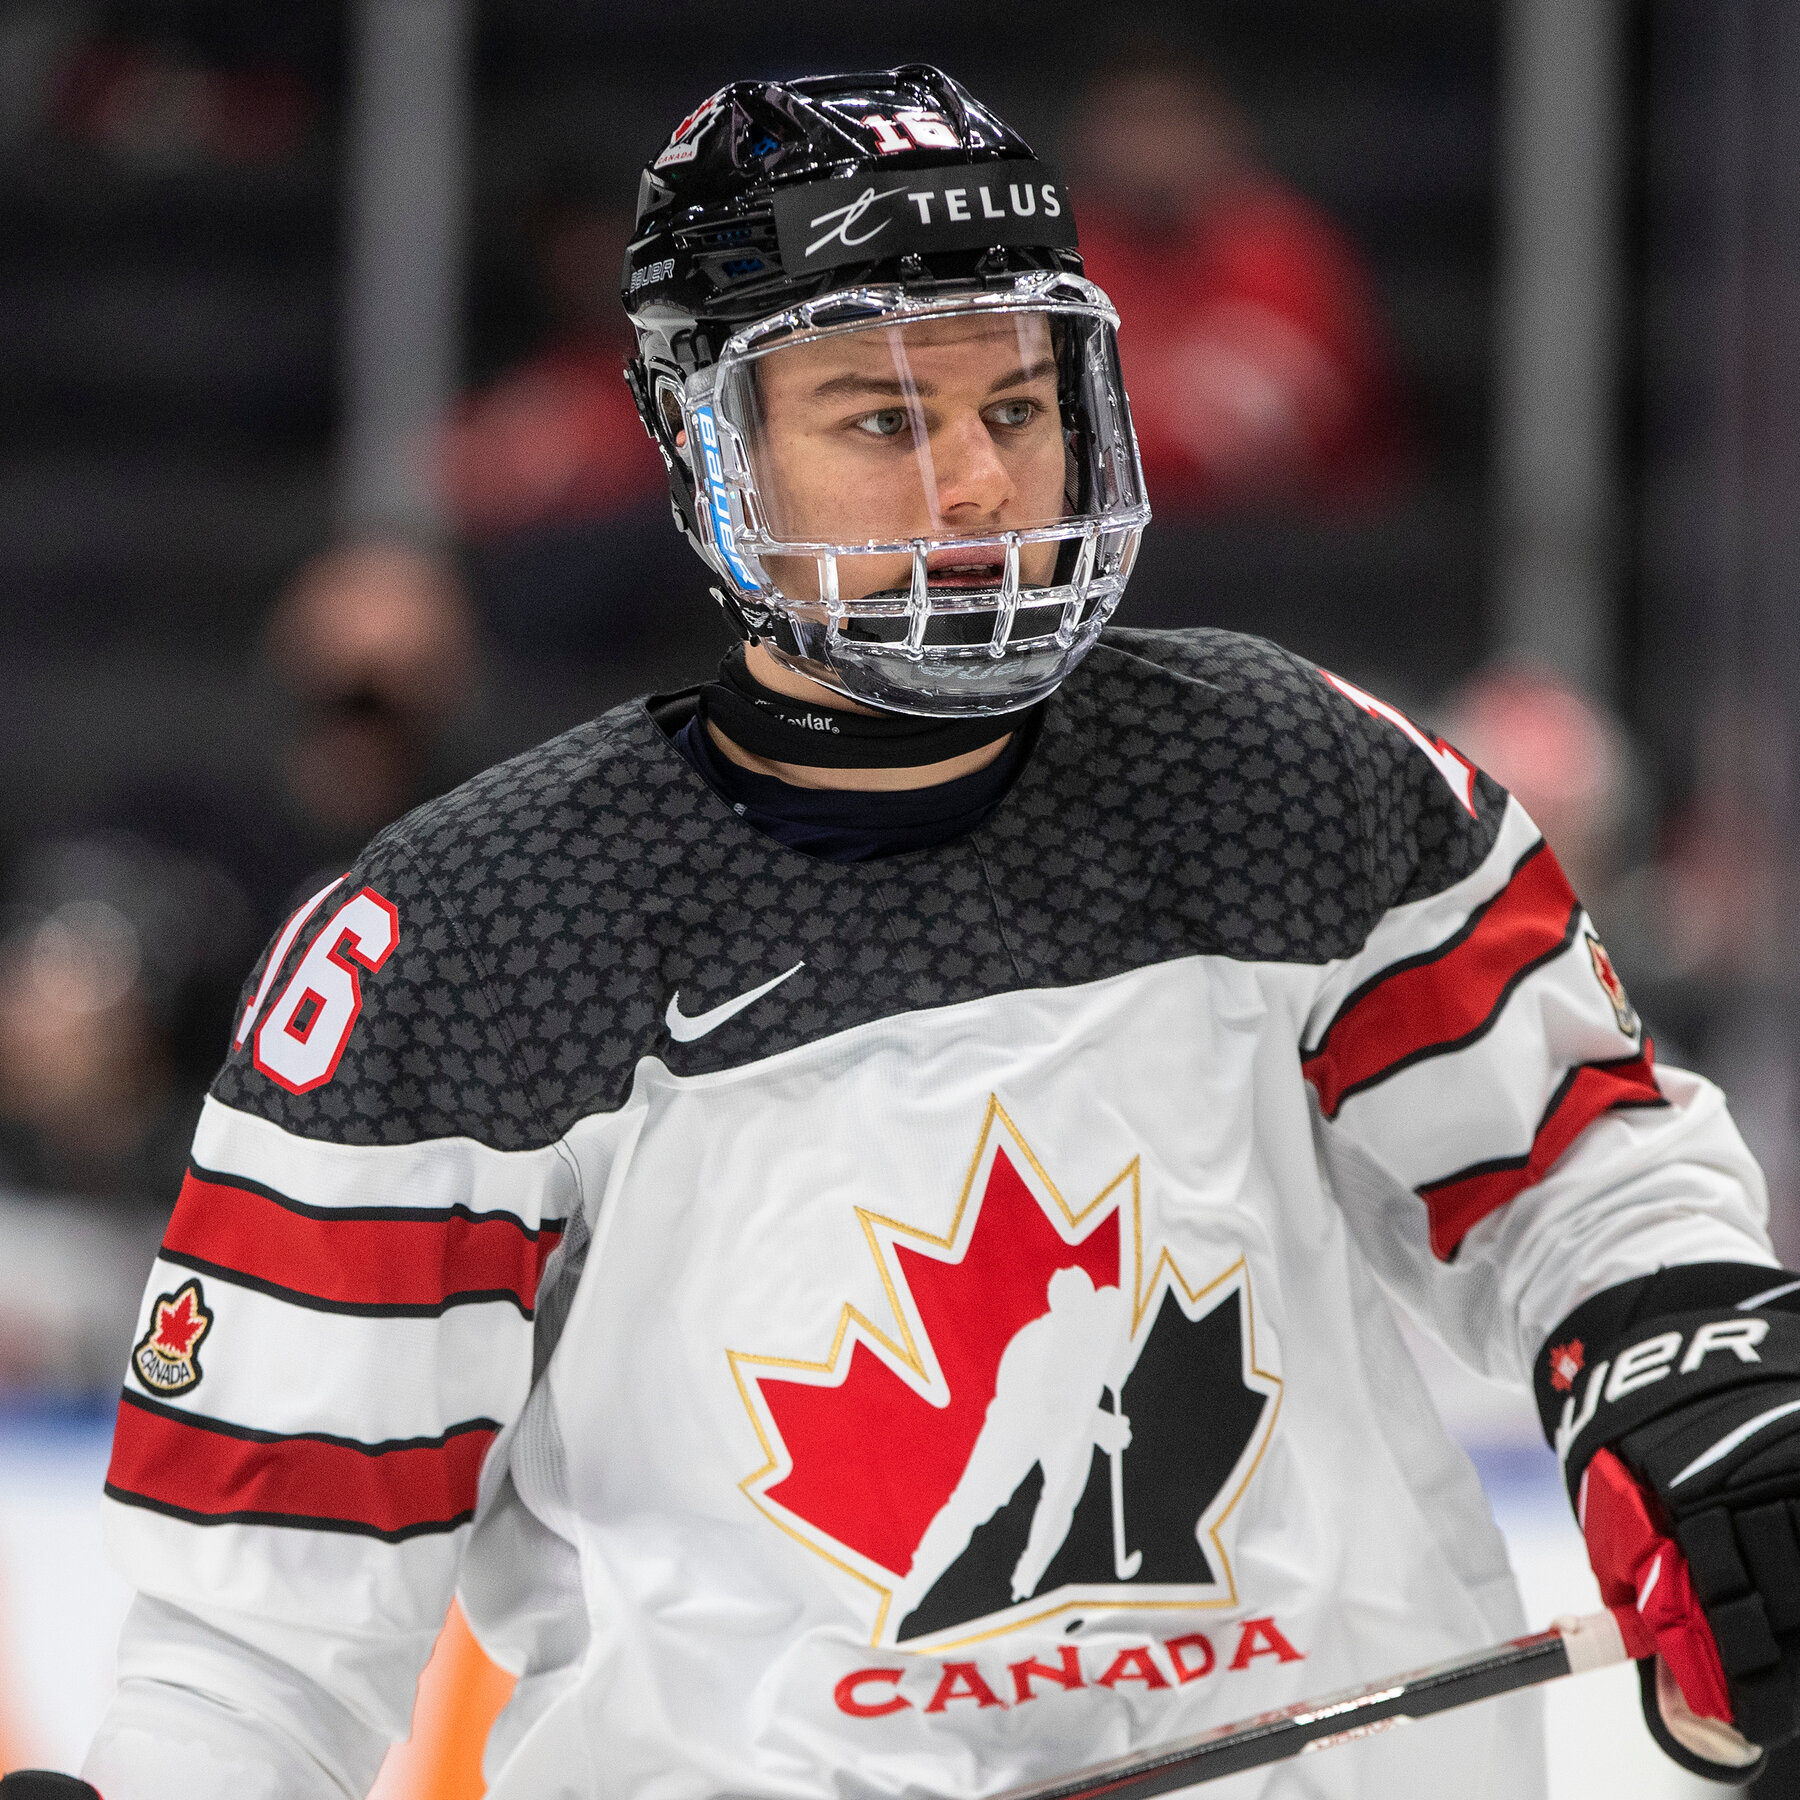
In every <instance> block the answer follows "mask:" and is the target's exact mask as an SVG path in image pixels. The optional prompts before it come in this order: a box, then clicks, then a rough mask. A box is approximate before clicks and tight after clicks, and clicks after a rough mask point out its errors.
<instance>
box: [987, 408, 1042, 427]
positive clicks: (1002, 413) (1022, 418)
mask: <svg viewBox="0 0 1800 1800" xmlns="http://www.w3.org/2000/svg"><path fill="white" fill-rule="evenodd" d="M1038 410H1039V409H1038V403H1037V402H1036V401H1035V400H1002V401H1001V402H1000V404H999V405H998V406H994V407H990V408H989V409H988V418H989V419H990V420H991V421H992V422H993V423H994V424H996V425H999V426H1001V427H1003V428H1004V429H1006V430H1008V431H1022V430H1023V429H1024V428H1025V427H1026V426H1027V425H1029V424H1030V423H1031V421H1032V420H1033V419H1035V418H1036V417H1037V415H1038Z"/></svg>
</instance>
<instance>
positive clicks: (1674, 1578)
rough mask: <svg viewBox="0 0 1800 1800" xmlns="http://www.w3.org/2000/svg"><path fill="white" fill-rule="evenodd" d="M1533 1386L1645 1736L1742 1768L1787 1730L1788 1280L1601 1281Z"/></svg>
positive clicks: (1797, 1288) (1791, 1387)
mask: <svg viewBox="0 0 1800 1800" xmlns="http://www.w3.org/2000/svg"><path fill="white" fill-rule="evenodd" d="M1536 1385H1537V1396H1538V1409H1539V1412H1540V1415H1541V1416H1542V1419H1543V1424H1544V1433H1545V1435H1546V1436H1547V1437H1548V1438H1549V1439H1550V1442H1551V1445H1552V1447H1553V1448H1554V1449H1555V1450H1556V1453H1557V1455H1558V1456H1559V1457H1560V1458H1561V1459H1562V1464H1563V1472H1564V1478H1565V1479H1566V1481H1567V1483H1568V1489H1569V1498H1570V1500H1571V1501H1572V1502H1573V1504H1574V1506H1575V1513H1576V1517H1577V1518H1578V1519H1579V1520H1580V1521H1581V1528H1582V1534H1583V1536H1584V1537H1585V1538H1586V1540H1587V1547H1588V1559H1589V1561H1590V1562H1591V1563H1592V1564H1593V1566H1594V1573H1595V1575H1596V1576H1597V1577H1598V1578H1599V1582H1600V1593H1601V1598H1602V1599H1603V1600H1605V1602H1606V1603H1607V1605H1608V1606H1609V1607H1610V1608H1611V1609H1612V1612H1613V1615H1614V1617H1615V1618H1616V1619H1617V1620H1618V1621H1619V1627H1620V1631H1621V1633H1622V1634H1623V1636H1624V1639H1625V1645H1626V1648H1627V1649H1628V1650H1629V1651H1630V1652H1631V1654H1632V1655H1633V1656H1634V1657H1636V1658H1637V1659H1638V1670H1639V1676H1640V1680H1641V1683H1642V1687H1643V1698H1644V1717H1645V1720H1646V1722H1647V1723H1648V1724H1649V1727H1650V1731H1651V1734H1652V1736H1654V1737H1655V1738H1656V1740H1657V1742H1658V1743H1659V1744H1660V1745H1661V1746H1662V1747H1663V1749H1664V1750H1666V1751H1667V1752H1668V1753H1669V1755H1671V1756H1672V1757H1673V1758H1674V1759H1675V1760H1676V1761H1677V1762H1678V1763H1680V1764H1681V1765H1682V1766H1683V1767H1684V1768H1687V1769H1690V1770H1692V1771H1693V1772H1694V1773H1696V1774H1700V1775H1704V1776H1707V1777H1709V1778H1710V1779H1711V1780H1714V1781H1729V1782H1738V1783H1742V1782H1748V1781H1751V1780H1753V1779H1754V1778H1755V1777H1756V1775H1757V1774H1758V1773H1759V1772H1760V1771H1761V1768H1762V1765H1763V1762H1764V1760H1765V1759H1764V1757H1763V1756H1762V1755H1761V1754H1760V1751H1761V1750H1768V1749H1772V1748H1774V1747H1775V1746H1776V1745H1778V1744H1782V1743H1785V1742H1787V1741H1788V1739H1790V1738H1792V1737H1795V1736H1796V1735H1800V1278H1797V1277H1794V1276H1792V1275H1789V1274H1786V1273H1784V1272H1783V1271H1782V1270H1779V1269H1767V1268H1757V1267H1754V1266H1751V1265H1748V1264H1744V1263H1699V1264H1694V1265H1691V1266H1687V1267H1681V1268H1672V1269H1664V1270H1661V1271H1660V1272H1658V1273H1657V1274H1655V1275H1649V1276H1645V1277H1643V1278H1642V1279H1641V1280H1638V1281H1630V1282H1626V1283H1624V1284H1623V1285H1622V1286H1620V1287H1616V1288H1609V1289H1607V1290H1606V1292H1604V1293H1601V1294H1596V1295H1595V1296H1594V1297H1593V1298H1592V1299H1591V1300H1587V1301H1584V1302H1583V1303H1582V1305H1580V1306H1578V1307H1577V1308H1576V1309H1575V1311H1574V1312H1573V1313H1571V1314H1570V1315H1569V1317H1568V1318H1567V1319H1565V1320H1564V1321H1563V1323H1562V1325H1561V1327H1560V1328H1559V1329H1558V1330H1556V1331H1555V1332H1553V1333H1552V1334H1551V1336H1550V1339H1549V1341H1548V1342H1547V1343H1546V1344H1545V1345H1544V1348H1543V1350H1542V1351H1541V1352H1540V1353H1539V1356H1538V1364H1537V1371H1536Z"/></svg>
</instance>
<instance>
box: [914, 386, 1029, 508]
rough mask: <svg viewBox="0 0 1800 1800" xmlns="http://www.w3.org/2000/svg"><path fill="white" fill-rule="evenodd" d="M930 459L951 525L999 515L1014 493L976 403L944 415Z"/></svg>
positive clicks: (996, 447)
mask: <svg viewBox="0 0 1800 1800" xmlns="http://www.w3.org/2000/svg"><path fill="white" fill-rule="evenodd" d="M931 459H932V463H933V465H934V473H935V475H936V477H937V500H938V511H939V512H940V513H941V514H942V515H943V517H944V518H945V520H946V521H947V522H948V523H950V524H952V525H961V526H968V525H973V524H977V523H981V522H984V521H987V520H990V519H994V518H997V517H998V516H999V515H1000V513H1001V512H1002V511H1003V509H1004V508H1005V506H1006V504H1007V502H1008V501H1009V500H1010V499H1011V498H1012V496H1013V480H1012V476H1011V475H1010V474H1009V473H1008V471H1007V467H1006V464H1005V463H1004V461H1002V460H1001V456H1000V451H999V448H998V446H997V445H996V444H995V442H994V438H993V433H992V432H990V431H989V430H988V426H987V421H986V420H985V419H984V418H982V416H981V414H980V413H978V412H976V411H975V410H974V409H973V408H972V407H971V408H970V409H969V410H968V411H966V412H959V413H957V414H955V415H954V416H953V417H952V418H950V419H948V420H946V421H945V422H944V423H943V424H942V425H941V426H940V427H939V428H938V431H937V433H936V434H935V436H934V438H933V440H932V445H931Z"/></svg>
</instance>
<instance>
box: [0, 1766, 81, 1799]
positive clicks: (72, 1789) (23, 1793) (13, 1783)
mask: <svg viewBox="0 0 1800 1800" xmlns="http://www.w3.org/2000/svg"><path fill="white" fill-rule="evenodd" d="M0 1800H100V1790H99V1789H98V1788H95V1787H90V1786H89V1785H88V1784H87V1783H86V1782H85V1781H83V1780H82V1779H81V1777H80V1776H79V1775H54V1774H52V1773H51V1772H50V1770H48V1769H15V1770H13V1772H12V1773H11V1774H10V1775H7V1776H4V1777H0Z"/></svg>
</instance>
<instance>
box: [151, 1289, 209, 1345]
mask: <svg viewBox="0 0 1800 1800" xmlns="http://www.w3.org/2000/svg"><path fill="white" fill-rule="evenodd" d="M211 1323H212V1314H211V1313H209V1312H207V1311H206V1310H205V1309H204V1308H203V1307H202V1306H201V1305H200V1293H199V1289H198V1287H197V1286H196V1285H195V1284H194V1283H193V1282H191V1281H190V1282H189V1283H188V1284H187V1286H186V1287H184V1288H183V1289H182V1290H181V1292H180V1293H178V1294H177V1295H176V1296H175V1297H174V1298H173V1299H172V1300H159V1301H157V1303H156V1323H155V1325H154V1327H153V1328H152V1330H151V1332H150V1348H151V1349H152V1350H154V1351H155V1352H156V1353H157V1354H158V1355H159V1356H166V1357H168V1358H169V1359H170V1360H171V1361H173V1362H179V1361H182V1360H184V1359H185V1358H187V1357H188V1356H191V1355H192V1354H193V1349H194V1345H195V1344H196V1343H198V1342H199V1340H200V1339H201V1337H202V1336H204V1335H205V1332H206V1328H207V1326H209V1325H210V1324H211Z"/></svg>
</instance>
